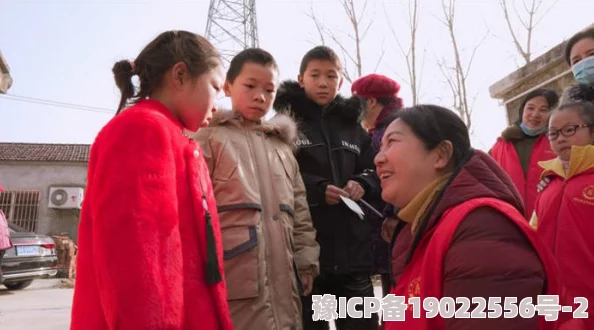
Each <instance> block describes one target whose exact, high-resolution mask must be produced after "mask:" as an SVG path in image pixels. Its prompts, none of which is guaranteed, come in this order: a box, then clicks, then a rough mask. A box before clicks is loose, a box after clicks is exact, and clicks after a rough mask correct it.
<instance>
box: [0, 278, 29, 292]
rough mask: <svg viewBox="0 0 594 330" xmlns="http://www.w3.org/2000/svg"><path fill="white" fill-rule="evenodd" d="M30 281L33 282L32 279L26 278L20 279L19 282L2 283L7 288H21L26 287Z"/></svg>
mask: <svg viewBox="0 0 594 330" xmlns="http://www.w3.org/2000/svg"><path fill="white" fill-rule="evenodd" d="M31 283H33V280H27V281H21V282H12V283H6V284H4V286H5V287H6V288H7V289H8V290H22V289H24V288H26V287H28V286H29V285H31Z"/></svg>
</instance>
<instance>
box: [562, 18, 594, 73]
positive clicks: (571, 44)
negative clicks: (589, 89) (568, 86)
mask: <svg viewBox="0 0 594 330" xmlns="http://www.w3.org/2000/svg"><path fill="white" fill-rule="evenodd" d="M565 60H566V61H567V64H569V65H570V66H571V70H572V71H573V76H574V77H575V80H576V81H577V82H578V83H580V84H585V85H594V28H589V29H587V30H584V31H581V32H578V33H576V34H575V35H574V36H573V37H571V39H569V41H568V42H567V46H566V47H565Z"/></svg>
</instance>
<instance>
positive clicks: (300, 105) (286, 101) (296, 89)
mask: <svg viewBox="0 0 594 330" xmlns="http://www.w3.org/2000/svg"><path fill="white" fill-rule="evenodd" d="M364 106H365V105H364V104H363V102H362V100H361V98H359V97H357V96H352V97H350V98H345V97H342V96H340V95H337V96H336V98H335V99H334V101H332V103H330V104H329V105H328V106H327V107H326V108H325V109H322V108H321V107H320V106H319V105H317V104H316V103H315V102H313V101H312V100H310V99H309V98H308V97H307V95H306V94H305V90H304V89H303V88H302V87H301V86H300V85H299V83H298V82H297V81H294V80H286V81H284V82H283V83H281V85H280V86H279V89H278V92H277V94H276V100H275V101H274V109H275V110H276V112H277V113H280V114H293V115H294V116H295V117H296V118H297V119H298V120H300V119H312V118H318V117H319V116H320V114H321V113H322V111H323V110H324V111H328V114H332V115H336V116H338V117H340V118H343V119H345V120H347V121H351V122H359V121H360V120H361V116H362V113H363V109H364Z"/></svg>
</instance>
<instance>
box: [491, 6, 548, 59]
mask: <svg viewBox="0 0 594 330" xmlns="http://www.w3.org/2000/svg"><path fill="white" fill-rule="evenodd" d="M557 1H558V0H556V1H555V2H554V3H553V4H552V5H551V6H550V7H549V8H548V9H546V10H544V14H543V15H542V16H541V17H540V18H537V15H538V13H539V12H540V11H541V10H543V3H544V1H543V0H522V7H523V11H524V15H525V16H526V17H525V18H524V17H523V16H524V15H522V14H521V13H520V11H519V10H518V8H517V7H516V4H517V3H518V2H519V1H516V0H514V1H513V4H514V12H515V14H516V15H515V16H516V18H517V20H518V21H519V22H520V24H521V25H522V27H523V30H524V31H525V33H526V40H525V42H524V45H522V42H521V41H520V38H519V37H518V31H515V30H514V28H513V23H512V20H511V17H510V14H509V9H508V7H507V0H499V3H500V5H501V9H502V11H503V15H504V17H505V21H506V23H507V28H508V30H509V32H510V35H511V37H512V41H513V44H514V47H515V48H516V50H517V52H518V54H520V56H521V57H522V59H523V60H524V62H525V64H528V63H529V62H530V61H531V59H532V44H533V38H534V30H535V29H536V27H537V26H538V24H540V22H542V20H543V19H544V17H545V16H546V15H547V14H548V12H549V11H550V10H551V8H553V7H554V6H555V4H556V3H557Z"/></svg>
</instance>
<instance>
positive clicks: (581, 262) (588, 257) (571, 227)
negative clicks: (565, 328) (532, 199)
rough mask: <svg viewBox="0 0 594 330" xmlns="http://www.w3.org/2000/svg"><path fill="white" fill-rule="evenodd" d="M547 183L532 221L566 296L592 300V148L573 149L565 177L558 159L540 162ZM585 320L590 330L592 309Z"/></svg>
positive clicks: (593, 203) (593, 150)
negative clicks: (552, 262) (557, 273)
mask: <svg viewBox="0 0 594 330" xmlns="http://www.w3.org/2000/svg"><path fill="white" fill-rule="evenodd" d="M539 165H540V166H541V167H542V168H543V169H544V172H543V173H542V177H543V178H544V177H548V178H549V179H550V182H549V184H548V185H547V186H546V187H545V188H544V190H543V191H542V192H541V193H540V194H539V195H538V197H537V199H536V204H535V209H534V215H533V219H532V222H533V223H534V224H535V227H536V231H537V233H538V234H539V236H540V237H541V238H542V239H543V240H544V242H545V244H547V245H548V246H549V247H550V248H551V250H552V251H553V255H554V256H555V259H556V260H557V263H558V264H559V270H560V272H561V282H562V283H563V285H564V286H565V288H566V289H567V293H568V295H569V297H571V298H573V297H586V298H588V301H589V302H590V304H591V303H592V301H594V282H593V281H592V274H594V245H593V244H592V235H593V234H594V221H593V220H594V146H587V147H573V148H572V149H571V160H570V162H569V167H568V171H567V174H566V173H565V170H564V169H563V165H562V164H561V161H559V160H558V159H554V160H550V161H546V162H540V163H539ZM588 312H589V314H590V317H589V318H588V319H587V320H585V321H586V322H587V323H586V324H587V327H586V328H587V329H594V318H593V317H592V314H593V313H594V311H593V309H592V308H591V307H590V308H589V309H588Z"/></svg>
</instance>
